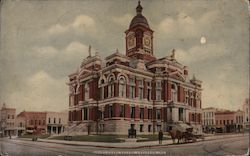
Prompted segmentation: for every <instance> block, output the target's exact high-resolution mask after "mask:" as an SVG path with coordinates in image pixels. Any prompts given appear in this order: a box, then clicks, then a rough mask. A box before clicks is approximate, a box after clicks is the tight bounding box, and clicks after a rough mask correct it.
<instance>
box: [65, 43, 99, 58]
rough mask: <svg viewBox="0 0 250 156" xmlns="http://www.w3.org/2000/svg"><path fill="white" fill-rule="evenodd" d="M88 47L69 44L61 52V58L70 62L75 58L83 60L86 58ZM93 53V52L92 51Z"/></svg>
mask: <svg viewBox="0 0 250 156" xmlns="http://www.w3.org/2000/svg"><path fill="white" fill-rule="evenodd" d="M88 48H89V47H88V46H86V45H84V44H82V43H80V42H76V41H74V42H71V43H70V44H69V45H68V46H67V47H66V48H65V49H64V50H62V55H61V56H62V58H64V59H66V60H72V59H76V58H79V57H80V58H81V59H82V58H85V57H87V56H88ZM92 51H94V50H92Z"/></svg>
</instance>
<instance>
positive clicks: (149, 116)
mask: <svg viewBox="0 0 250 156" xmlns="http://www.w3.org/2000/svg"><path fill="white" fill-rule="evenodd" d="M148 119H152V109H148Z"/></svg>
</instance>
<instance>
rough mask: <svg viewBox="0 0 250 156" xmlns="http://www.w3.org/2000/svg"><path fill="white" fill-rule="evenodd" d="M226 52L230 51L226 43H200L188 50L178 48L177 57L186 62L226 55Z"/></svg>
mask: <svg viewBox="0 0 250 156" xmlns="http://www.w3.org/2000/svg"><path fill="white" fill-rule="evenodd" d="M226 54H228V53H227V51H226V47H225V45H224V43H217V44H215V43H206V44H200V45H196V46H193V47H191V48H190V49H188V50H183V49H176V57H177V59H178V60H180V62H183V63H185V64H190V63H194V62H198V61H204V60H207V61H208V60H211V59H216V58H219V57H225V55H226Z"/></svg>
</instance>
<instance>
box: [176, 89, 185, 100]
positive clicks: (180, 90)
mask: <svg viewBox="0 0 250 156" xmlns="http://www.w3.org/2000/svg"><path fill="white" fill-rule="evenodd" d="M184 100H185V97H184V88H183V87H182V86H178V101H179V102H184Z"/></svg>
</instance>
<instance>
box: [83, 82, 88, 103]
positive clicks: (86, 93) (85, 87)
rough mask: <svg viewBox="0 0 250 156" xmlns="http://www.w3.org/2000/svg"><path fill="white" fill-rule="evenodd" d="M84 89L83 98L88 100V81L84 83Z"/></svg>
mask: <svg viewBox="0 0 250 156" xmlns="http://www.w3.org/2000/svg"><path fill="white" fill-rule="evenodd" d="M84 90H85V100H88V99H89V84H88V83H85V86H84Z"/></svg>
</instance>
